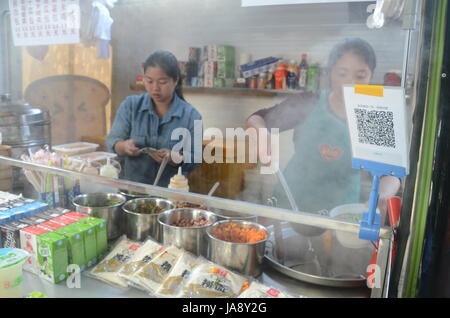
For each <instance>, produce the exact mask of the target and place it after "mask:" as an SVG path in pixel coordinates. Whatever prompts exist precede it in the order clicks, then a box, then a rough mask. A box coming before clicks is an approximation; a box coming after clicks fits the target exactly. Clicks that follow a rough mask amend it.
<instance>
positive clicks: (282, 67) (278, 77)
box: [275, 63, 288, 89]
mask: <svg viewBox="0 0 450 318" xmlns="http://www.w3.org/2000/svg"><path fill="white" fill-rule="evenodd" d="M287 67H288V66H287V64H284V63H279V64H277V68H276V70H275V89H286V77H287Z"/></svg>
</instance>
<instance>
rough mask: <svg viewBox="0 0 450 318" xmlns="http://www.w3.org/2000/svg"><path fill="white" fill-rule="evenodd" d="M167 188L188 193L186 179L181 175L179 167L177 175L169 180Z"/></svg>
mask: <svg viewBox="0 0 450 318" xmlns="http://www.w3.org/2000/svg"><path fill="white" fill-rule="evenodd" d="M168 188H169V189H175V190H181V191H186V192H189V184H188V179H187V178H186V177H185V176H184V175H183V174H182V173H181V167H179V168H178V174H176V175H174V176H173V177H172V178H170V183H169V187H168Z"/></svg>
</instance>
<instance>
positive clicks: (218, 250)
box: [206, 220, 269, 277]
mask: <svg viewBox="0 0 450 318" xmlns="http://www.w3.org/2000/svg"><path fill="white" fill-rule="evenodd" d="M229 222H232V223H239V224H240V226H242V227H244V228H249V227H256V228H258V229H260V230H264V231H265V232H266V236H267V237H266V239H264V240H261V241H259V242H256V243H233V242H227V241H223V240H221V239H218V238H216V237H215V236H214V235H213V233H212V231H213V230H214V228H216V227H217V226H219V225H220V224H223V223H229ZM206 233H207V235H208V238H209V249H208V259H209V260H211V261H212V262H214V263H216V264H219V265H223V266H226V267H228V268H230V269H232V270H236V271H238V272H240V273H242V274H244V275H249V276H253V277H257V276H259V275H260V274H261V272H262V269H261V267H262V263H263V260H264V252H265V248H266V241H267V238H268V237H269V232H268V231H267V229H266V228H265V227H264V226H262V225H261V224H258V223H254V222H248V221H242V220H224V221H218V222H216V223H214V224H213V225H212V226H210V227H208V228H207V230H206Z"/></svg>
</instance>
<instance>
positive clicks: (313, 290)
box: [24, 266, 370, 298]
mask: <svg viewBox="0 0 450 318" xmlns="http://www.w3.org/2000/svg"><path fill="white" fill-rule="evenodd" d="M258 280H259V281H260V282H262V283H263V284H265V285H267V286H270V287H274V288H277V289H281V290H284V291H286V292H288V293H291V294H292V295H295V296H303V297H314V298H323V297H326V298H344V297H345V298H347V297H370V290H369V289H367V288H336V287H323V286H318V285H313V284H309V283H304V282H300V281H297V280H295V279H292V278H290V277H288V276H285V275H283V274H281V273H278V272H276V271H275V270H273V269H272V268H270V267H266V266H264V271H263V274H262V275H261V276H260V277H259V278H258ZM33 291H39V292H42V293H44V294H46V295H48V296H49V297H50V298H151V297H152V296H150V295H148V294H146V293H144V292H142V291H140V290H137V289H134V288H128V289H120V288H117V287H113V286H110V285H108V284H105V283H103V282H101V281H98V280H96V279H93V278H91V277H88V276H87V275H86V272H84V273H82V275H81V279H80V288H69V287H68V285H67V282H66V281H64V282H61V283H59V284H52V283H50V282H48V281H46V280H43V279H41V278H39V277H38V276H37V275H34V274H31V273H29V272H24V295H27V294H28V293H30V292H33Z"/></svg>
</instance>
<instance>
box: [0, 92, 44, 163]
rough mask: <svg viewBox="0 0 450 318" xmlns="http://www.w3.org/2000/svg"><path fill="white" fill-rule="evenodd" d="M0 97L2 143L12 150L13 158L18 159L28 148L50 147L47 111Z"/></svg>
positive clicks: (5, 96)
mask: <svg viewBox="0 0 450 318" xmlns="http://www.w3.org/2000/svg"><path fill="white" fill-rule="evenodd" d="M0 97H1V98H0V132H1V133H2V139H3V142H2V143H3V144H5V145H9V146H11V147H12V148H13V149H12V157H13V158H19V157H20V155H21V154H22V153H23V152H26V151H27V149H28V148H41V147H42V146H44V145H49V146H51V144H50V140H51V139H50V136H51V134H50V115H49V112H48V111H47V110H44V109H40V108H33V107H31V106H30V105H29V104H20V103H17V102H12V101H11V99H10V98H9V96H7V95H2V96H0Z"/></svg>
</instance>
